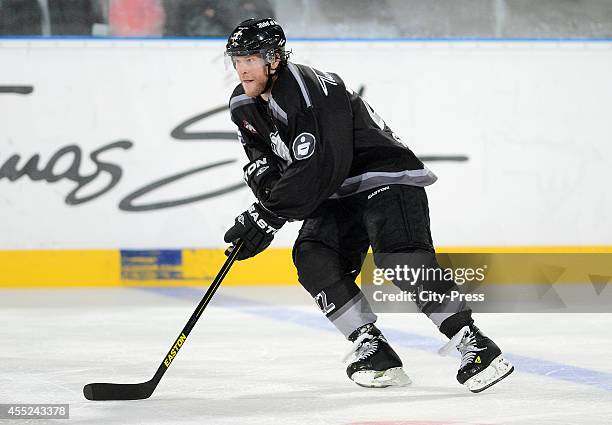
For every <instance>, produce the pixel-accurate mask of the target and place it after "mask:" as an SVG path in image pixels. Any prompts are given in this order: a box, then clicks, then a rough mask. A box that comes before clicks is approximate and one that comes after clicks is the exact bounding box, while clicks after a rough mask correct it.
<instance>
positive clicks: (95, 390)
mask: <svg viewBox="0 0 612 425" xmlns="http://www.w3.org/2000/svg"><path fill="white" fill-rule="evenodd" d="M241 246H242V242H238V244H237V245H236V246H235V247H234V249H233V250H232V252H231V253H230V254H229V256H228V257H227V260H225V263H224V264H223V267H221V270H219V273H218V274H217V276H216V277H215V279H214V280H213V282H212V283H211V285H210V287H209V288H208V290H207V291H206V294H204V297H203V298H202V300H201V301H200V304H198V306H197V307H196V309H195V311H194V312H193V314H192V315H191V317H190V318H189V321H188V322H187V324H186V325H185V327H184V328H183V331H182V332H181V334H180V335H179V336H178V338H177V339H176V341H175V342H174V344H173V345H172V347H171V348H170V351H168V354H166V357H164V361H163V362H162V363H161V364H160V365H159V368H157V372H155V375H153V378H151V379H150V380H148V381H147V382H142V383H140V384H105V383H97V382H96V383H93V384H87V385H85V386H84V387H83V395H84V396H85V398H86V399H87V400H142V399H145V398H149V397H150V396H151V394H153V391H155V388H156V387H157V384H159V381H161V379H162V376H164V373H166V370H168V368H169V367H170V365H171V364H172V360H173V359H174V358H175V357H176V355H177V354H178V352H179V350H180V349H181V347H182V346H183V345H184V344H185V340H186V339H187V337H188V336H189V333H190V332H191V330H192V329H193V327H194V326H195V324H196V322H197V321H198V319H199V318H200V316H201V315H202V312H204V309H205V308H206V306H207V305H208V303H209V302H210V300H211V299H212V297H213V295H214V294H215V292H216V291H217V288H219V285H221V282H222V281H223V278H225V275H227V273H228V272H229V270H230V267H232V264H233V263H234V260H235V259H236V256H237V255H238V251H240V248H241Z"/></svg>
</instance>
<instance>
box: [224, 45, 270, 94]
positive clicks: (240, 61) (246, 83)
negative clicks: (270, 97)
mask: <svg viewBox="0 0 612 425" xmlns="http://www.w3.org/2000/svg"><path fill="white" fill-rule="evenodd" d="M232 60H233V61H234V67H235V68H236V72H237V73H238V78H239V79H240V82H241V83H242V87H243V88H244V92H245V94H246V95H247V96H250V97H255V96H259V95H260V94H262V93H263V91H264V89H265V88H266V83H267V82H268V69H267V68H268V67H267V66H266V62H265V61H264V60H263V58H262V57H261V56H260V55H249V56H234V57H233V58H232Z"/></svg>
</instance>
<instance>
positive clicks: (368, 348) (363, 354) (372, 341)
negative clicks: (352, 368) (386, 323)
mask: <svg viewBox="0 0 612 425" xmlns="http://www.w3.org/2000/svg"><path fill="white" fill-rule="evenodd" d="M368 339H369V341H366V340H368ZM364 341H365V342H364ZM377 349H378V339H377V338H376V337H375V336H374V335H372V334H369V333H367V332H366V333H363V334H361V335H359V336H358V337H357V339H356V340H355V342H353V345H352V346H351V348H350V350H348V351H347V352H346V354H345V355H344V357H343V358H342V363H346V362H347V361H348V360H349V359H350V358H351V357H353V358H354V360H360V359H363V358H367V357H369V356H371V355H372V354H374V353H375V352H376V350H377Z"/></svg>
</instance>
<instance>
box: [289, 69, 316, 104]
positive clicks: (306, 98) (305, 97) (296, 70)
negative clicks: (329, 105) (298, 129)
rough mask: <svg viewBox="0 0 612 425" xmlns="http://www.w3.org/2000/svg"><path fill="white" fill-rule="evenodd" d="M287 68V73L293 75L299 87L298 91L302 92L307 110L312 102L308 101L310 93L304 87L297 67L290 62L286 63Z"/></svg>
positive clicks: (304, 83)
mask: <svg viewBox="0 0 612 425" xmlns="http://www.w3.org/2000/svg"><path fill="white" fill-rule="evenodd" d="M287 67H288V68H289V71H291V73H292V74H293V76H294V77H295V79H296V80H297V82H298V84H299V85H300V89H301V90H302V96H304V100H305V101H306V107H307V108H309V107H311V106H312V102H311V101H310V93H308V88H307V87H306V82H305V81H304V77H302V74H301V73H300V70H299V69H298V67H297V66H295V65H294V64H292V63H291V62H288V63H287Z"/></svg>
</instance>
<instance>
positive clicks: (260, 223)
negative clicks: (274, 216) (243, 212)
mask: <svg viewBox="0 0 612 425" xmlns="http://www.w3.org/2000/svg"><path fill="white" fill-rule="evenodd" d="M247 212H248V213H249V215H250V216H251V218H252V219H253V221H254V222H255V223H256V224H257V226H259V228H260V229H262V230H264V231H265V232H266V233H269V234H271V235H273V234H275V233H276V232H278V229H277V228H274V227H272V226H270V225H269V224H268V222H267V221H266V220H264V219H263V218H261V217H260V214H259V212H258V211H257V208H255V204H253V205H251V206H250V207H249V209H248V210H247Z"/></svg>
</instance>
